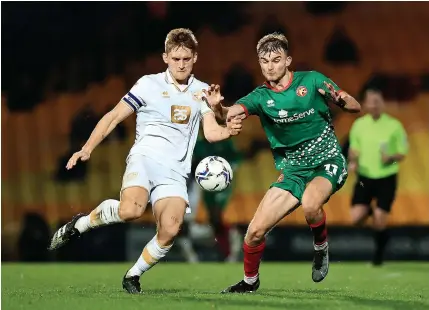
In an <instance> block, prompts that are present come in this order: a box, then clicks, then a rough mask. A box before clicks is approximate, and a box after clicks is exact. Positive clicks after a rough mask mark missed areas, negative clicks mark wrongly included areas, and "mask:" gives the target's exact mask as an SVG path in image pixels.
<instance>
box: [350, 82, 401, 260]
mask: <svg viewBox="0 0 429 310" xmlns="http://www.w3.org/2000/svg"><path fill="white" fill-rule="evenodd" d="M363 107H364V109H365V110H366V112H367V114H366V115H365V116H362V117H360V118H358V119H357V120H356V121H355V122H354V123H353V125H352V128H351V130H350V137H349V138H350V149H349V172H357V182H356V185H355V188H354V193H353V198H352V210H351V217H352V221H353V223H354V224H355V225H360V224H362V223H363V222H364V221H365V220H366V218H367V217H368V216H370V215H373V220H374V222H373V223H374V226H373V227H374V241H375V246H376V250H375V253H374V256H373V264H374V265H381V264H382V262H383V253H384V249H385V247H386V244H387V242H388V233H387V230H386V224H387V217H388V214H389V212H390V209H391V207H392V204H393V201H394V199H395V193H396V186H397V175H398V171H399V162H400V161H401V160H403V159H404V157H405V155H406V153H407V150H408V143H407V134H406V132H405V130H404V128H403V126H402V124H401V123H400V122H399V121H398V120H397V119H395V118H393V117H391V116H389V115H387V114H386V113H384V100H383V95H382V93H381V92H380V91H378V90H374V89H369V90H367V91H366V92H365V94H364V100H363ZM373 199H375V200H376V206H375V208H374V209H372V207H371V201H372V200H373Z"/></svg>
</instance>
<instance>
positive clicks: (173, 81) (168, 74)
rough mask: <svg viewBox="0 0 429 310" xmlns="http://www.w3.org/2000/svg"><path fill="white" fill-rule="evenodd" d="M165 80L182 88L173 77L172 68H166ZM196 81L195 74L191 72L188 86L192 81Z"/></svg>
mask: <svg viewBox="0 0 429 310" xmlns="http://www.w3.org/2000/svg"><path fill="white" fill-rule="evenodd" d="M165 81H166V82H167V83H169V84H173V85H174V86H176V88H178V89H179V90H180V87H179V85H178V84H177V82H176V81H175V80H174V79H173V77H172V76H171V73H170V70H168V69H167V70H165ZM193 81H194V75H193V74H191V76H190V77H189V79H188V84H187V85H188V87H189V86H190V85H191V84H192V82H193ZM188 87H186V88H185V89H184V90H183V91H186V90H187V89H188Z"/></svg>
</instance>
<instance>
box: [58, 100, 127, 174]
mask: <svg viewBox="0 0 429 310" xmlns="http://www.w3.org/2000/svg"><path fill="white" fill-rule="evenodd" d="M132 113H133V111H132V109H131V108H130V107H129V105H128V104H127V103H125V102H122V101H121V102H119V103H118V104H117V105H116V106H115V107H114V108H113V109H112V110H111V111H109V112H107V113H106V114H105V115H104V116H103V117H102V118H101V119H100V121H99V122H98V123H97V125H96V126H95V128H94V130H93V131H92V133H91V136H90V137H89V139H88V141H86V143H85V145H84V146H83V147H82V149H81V150H80V151H78V152H76V153H74V154H73V155H72V157H71V158H70V159H69V161H68V163H67V166H66V168H67V170H70V169H71V168H73V167H74V166H75V165H76V163H77V161H78V160H82V161H87V160H88V159H89V158H90V156H91V153H92V151H93V150H94V149H95V148H96V147H97V145H99V144H100V143H101V141H103V139H104V138H105V137H107V136H108V135H109V134H110V133H111V132H112V130H113V129H115V127H116V126H117V125H118V124H119V123H120V122H122V121H123V120H124V119H126V118H127V117H128V116H130V115H131V114H132Z"/></svg>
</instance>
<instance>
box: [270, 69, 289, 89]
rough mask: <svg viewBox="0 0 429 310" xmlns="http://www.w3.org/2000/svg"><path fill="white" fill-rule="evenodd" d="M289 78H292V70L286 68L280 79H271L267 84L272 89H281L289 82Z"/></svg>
mask: <svg viewBox="0 0 429 310" xmlns="http://www.w3.org/2000/svg"><path fill="white" fill-rule="evenodd" d="M291 79H292V72H291V71H289V70H286V74H285V75H284V76H283V77H282V78H281V79H280V80H278V81H271V82H269V84H270V86H271V88H273V89H276V90H283V89H285V88H286V87H287V86H288V85H289V84H290V82H291Z"/></svg>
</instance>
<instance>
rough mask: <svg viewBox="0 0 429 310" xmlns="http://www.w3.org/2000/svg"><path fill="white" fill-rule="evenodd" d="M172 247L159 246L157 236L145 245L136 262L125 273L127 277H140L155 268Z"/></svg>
mask: <svg viewBox="0 0 429 310" xmlns="http://www.w3.org/2000/svg"><path fill="white" fill-rule="evenodd" d="M172 246H173V245H169V246H166V247H162V246H160V245H159V243H158V240H157V235H155V237H153V238H152V240H150V241H149V242H148V244H146V246H145V247H144V249H143V252H142V254H141V255H140V257H139V259H138V260H137V262H136V263H135V264H134V266H133V267H131V269H130V270H128V272H127V277H134V276H141V275H142V274H143V273H144V272H146V271H148V270H149V269H150V268H152V267H153V266H155V265H156V264H157V263H158V262H159V260H160V259H161V258H163V257H164V256H165V255H166V254H167V253H168V251H170V249H171V247H172Z"/></svg>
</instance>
